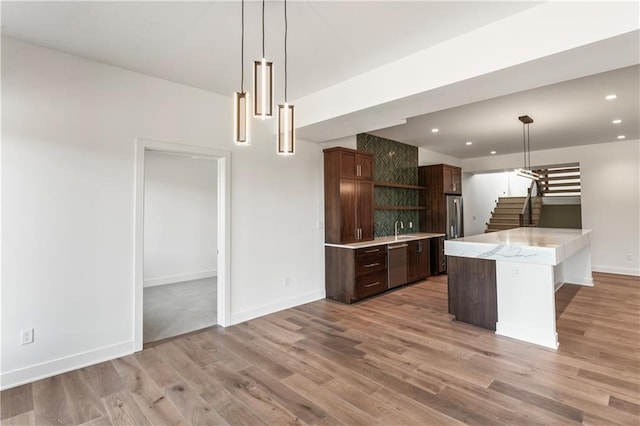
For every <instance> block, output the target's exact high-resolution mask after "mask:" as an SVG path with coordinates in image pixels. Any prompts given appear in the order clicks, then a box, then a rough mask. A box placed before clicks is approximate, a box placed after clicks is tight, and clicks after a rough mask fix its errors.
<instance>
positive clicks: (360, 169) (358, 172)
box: [356, 164, 362, 176]
mask: <svg viewBox="0 0 640 426" xmlns="http://www.w3.org/2000/svg"><path fill="white" fill-rule="evenodd" d="M356 176H362V168H361V166H360V164H358V165H357V166H356Z"/></svg>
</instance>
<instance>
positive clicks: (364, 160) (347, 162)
mask: <svg viewBox="0 0 640 426" xmlns="http://www.w3.org/2000/svg"><path fill="white" fill-rule="evenodd" d="M324 152H325V156H326V155H329V156H330V157H332V161H338V162H339V163H340V169H339V170H340V177H342V178H355V179H364V180H373V155H372V154H369V153H367V152H358V151H355V150H353V149H347V148H329V149H326V150H325V151H324Z"/></svg>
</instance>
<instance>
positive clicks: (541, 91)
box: [369, 65, 640, 158]
mask: <svg viewBox="0 0 640 426" xmlns="http://www.w3.org/2000/svg"><path fill="white" fill-rule="evenodd" d="M639 81H640V66H637V65H636V66H632V67H626V68H621V69H618V70H614V71H609V72H605V73H601V74H595V75H591V76H588V77H583V78H578V79H574V80H569V81H566V82H563V83H557V84H552V85H549V86H544V87H541V88H538V89H532V90H527V91H524V92H520V93H516V94H513V95H507V96H501V97H498V98H493V99H488V100H485V101H481V102H475V103H471V104H467V105H463V106H459V107H456V108H450V109H445V110H442V111H437V112H433V113H430V114H425V115H421V116H418V117H412V118H409V119H408V120H407V123H406V124H403V125H399V126H393V127H388V128H386V129H382V130H378V131H373V132H369V133H372V134H375V135H378V136H382V137H385V138H389V139H393V140H397V141H400V142H404V143H407V144H410V145H416V146H423V147H425V148H428V149H430V150H433V151H436V152H439V153H442V154H447V155H452V156H455V157H457V158H474V157H484V156H487V155H490V152H491V151H496V152H497V154H508V153H514V152H522V139H523V136H522V123H521V122H520V121H519V120H518V117H519V116H522V115H529V116H530V117H531V118H533V120H534V122H533V123H532V124H531V125H530V126H529V131H530V136H531V149H532V150H541V149H552V148H558V147H562V146H575V145H589V144H595V143H602V142H605V141H617V140H618V136H620V135H623V136H625V139H640V125H639V119H640V109H639V103H640V99H639V94H640V84H639ZM608 94H617V95H618V98H617V99H615V100H606V99H605V96H606V95H608ZM615 119H620V120H622V122H621V123H620V124H613V120H615ZM434 128H437V129H438V132H437V133H433V132H432V131H431V129H434ZM468 141H470V142H472V145H466V142H468Z"/></svg>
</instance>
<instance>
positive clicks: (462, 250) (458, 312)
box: [445, 228, 593, 349]
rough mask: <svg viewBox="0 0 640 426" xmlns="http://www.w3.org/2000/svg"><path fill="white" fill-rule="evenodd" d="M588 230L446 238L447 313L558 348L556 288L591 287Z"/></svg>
mask: <svg viewBox="0 0 640 426" xmlns="http://www.w3.org/2000/svg"><path fill="white" fill-rule="evenodd" d="M590 242H591V231H590V230H585V229H548V228H516V229H509V230H505V231H500V232H493V233H487V234H481V235H474V236H471V237H465V238H459V239H456V240H448V241H445V254H446V255H447V257H448V262H449V265H448V273H449V278H448V279H449V312H450V313H451V314H453V315H455V316H456V319H457V320H459V321H463V322H468V323H470V324H473V325H477V326H480V327H484V328H489V329H493V330H495V332H496V334H500V335H503V336H507V337H511V338H514V339H519V340H524V341H527V342H531V343H535V344H538V345H542V346H546V347H548V348H553V349H556V348H557V347H558V334H557V332H556V312H555V291H556V290H557V289H558V288H560V286H561V285H562V284H564V283H571V284H578V285H586V286H593V278H592V276H591V251H590Z"/></svg>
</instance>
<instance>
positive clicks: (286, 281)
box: [282, 277, 289, 287]
mask: <svg viewBox="0 0 640 426" xmlns="http://www.w3.org/2000/svg"><path fill="white" fill-rule="evenodd" d="M282 283H283V284H284V286H285V287H289V277H286V278H285V279H284V280H282Z"/></svg>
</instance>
